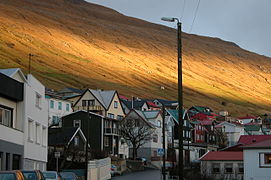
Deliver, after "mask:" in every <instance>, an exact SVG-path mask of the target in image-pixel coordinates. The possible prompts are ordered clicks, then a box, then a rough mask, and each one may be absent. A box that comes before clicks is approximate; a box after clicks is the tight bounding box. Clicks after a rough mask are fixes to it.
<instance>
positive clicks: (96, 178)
mask: <svg viewBox="0 0 271 180" xmlns="http://www.w3.org/2000/svg"><path fill="white" fill-rule="evenodd" d="M110 171H111V159H110V158H105V159H99V160H93V161H89V162H88V180H107V179H110V178H111V174H110Z"/></svg>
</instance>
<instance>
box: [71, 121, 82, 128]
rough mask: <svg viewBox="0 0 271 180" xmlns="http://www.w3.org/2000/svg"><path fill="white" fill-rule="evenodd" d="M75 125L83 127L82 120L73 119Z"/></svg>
mask: <svg viewBox="0 0 271 180" xmlns="http://www.w3.org/2000/svg"><path fill="white" fill-rule="evenodd" d="M73 127H81V120H73Z"/></svg>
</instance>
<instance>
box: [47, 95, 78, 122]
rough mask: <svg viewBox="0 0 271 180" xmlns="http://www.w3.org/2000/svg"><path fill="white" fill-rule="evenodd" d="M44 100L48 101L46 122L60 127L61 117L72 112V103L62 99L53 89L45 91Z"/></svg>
mask: <svg viewBox="0 0 271 180" xmlns="http://www.w3.org/2000/svg"><path fill="white" fill-rule="evenodd" d="M45 97H46V100H47V101H48V102H47V103H48V109H49V115H48V122H49V124H48V125H49V126H52V127H61V126H62V124H61V117H62V116H65V115H67V114H70V113H72V112H73V111H72V106H71V105H72V104H71V102H70V101H68V100H64V99H62V97H60V96H58V95H56V94H55V92H54V91H50V90H47V91H46V96H45Z"/></svg>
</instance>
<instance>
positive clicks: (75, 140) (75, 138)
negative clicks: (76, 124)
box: [74, 136, 79, 146]
mask: <svg viewBox="0 0 271 180" xmlns="http://www.w3.org/2000/svg"><path fill="white" fill-rule="evenodd" d="M74 146H79V137H78V136H75V137H74Z"/></svg>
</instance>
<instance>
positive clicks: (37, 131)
mask: <svg viewBox="0 0 271 180" xmlns="http://www.w3.org/2000/svg"><path fill="white" fill-rule="evenodd" d="M35 137H36V143H37V144H41V126H40V124H39V123H37V122H36V124H35Z"/></svg>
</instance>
